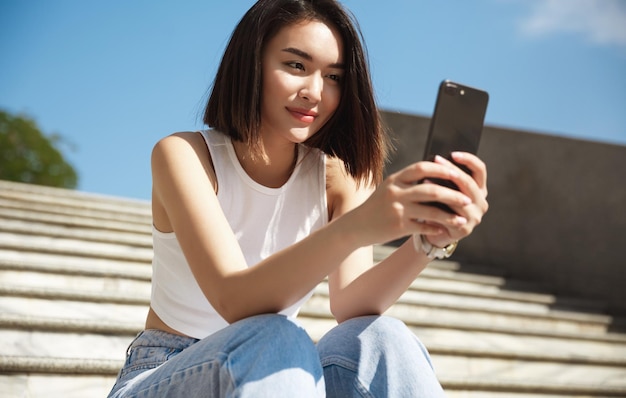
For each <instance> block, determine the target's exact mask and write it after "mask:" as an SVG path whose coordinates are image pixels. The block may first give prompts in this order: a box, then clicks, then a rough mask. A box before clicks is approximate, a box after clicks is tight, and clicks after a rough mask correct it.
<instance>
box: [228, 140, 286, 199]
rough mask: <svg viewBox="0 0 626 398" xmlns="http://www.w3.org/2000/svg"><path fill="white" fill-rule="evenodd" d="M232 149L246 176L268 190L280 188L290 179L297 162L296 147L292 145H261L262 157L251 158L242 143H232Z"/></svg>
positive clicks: (247, 149) (244, 144) (248, 149)
mask: <svg viewBox="0 0 626 398" xmlns="http://www.w3.org/2000/svg"><path fill="white" fill-rule="evenodd" d="M233 147H234V148H235V153H236V154H237V159H238V160H239V163H240V164H241V167H243V169H244V170H245V172H246V173H247V174H248V176H250V178H252V179H253V180H254V181H256V182H257V183H259V184H261V185H263V186H266V187H268V188H280V187H282V186H283V185H284V184H285V183H286V182H287V181H288V180H289V178H290V177H291V174H292V173H293V171H294V169H295V167H296V162H297V160H298V146H297V145H296V144H294V143H288V144H282V145H274V146H271V145H267V144H265V143H262V146H261V148H262V150H263V154H264V156H259V155H256V156H252V154H251V152H250V148H249V147H248V144H246V143H244V142H240V141H233Z"/></svg>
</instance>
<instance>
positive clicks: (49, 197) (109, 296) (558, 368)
mask: <svg viewBox="0 0 626 398" xmlns="http://www.w3.org/2000/svg"><path fill="white" fill-rule="evenodd" d="M150 221H151V219H150V206H149V203H147V202H143V201H137V200H130V199H123V198H115V197H108V196H101V195H93V194H86V193H80V192H76V191H69V190H62V189H56V188H46V187H38V186H33V185H25V184H17V183H10V182H5V181H0V391H2V394H0V395H2V396H8V397H33V398H34V397H46V398H51V397H52V398H55V397H59V398H60V397H63V398H72V397H83V398H84V397H104V396H106V394H107V393H108V391H109V390H110V388H111V387H112V384H113V382H114V380H115V375H116V373H117V371H118V370H119V367H120V366H121V363H122V361H123V359H124V353H125V350H126V347H127V346H128V344H129V343H130V341H131V340H132V338H133V337H134V336H135V334H136V333H137V332H138V331H139V330H141V328H142V324H143V321H144V318H145V315H146V312H147V308H148V303H149V297H150V277H151V270H150V260H151V250H152V249H151V245H152V241H151V237H150ZM392 250H393V248H391V247H386V246H379V247H376V248H375V256H376V259H377V260H380V259H382V258H384V257H385V256H387V255H388V254H389V253H390V252H391V251H392ZM471 270H472V269H471V268H470V271H471ZM476 270H478V268H476ZM470 271H468V268H467V267H461V266H460V265H459V264H457V263H455V262H452V261H446V262H442V261H439V262H433V263H432V264H431V265H430V266H429V267H428V268H427V269H426V270H425V271H424V272H423V274H422V275H421V276H420V277H419V278H418V279H417V280H416V281H414V283H413V284H412V286H411V288H410V289H409V290H408V291H407V292H406V293H405V294H404V295H403V296H402V297H401V299H400V300H398V302H397V303H396V304H395V305H394V306H393V307H392V308H391V309H390V310H389V311H388V314H389V315H392V316H395V317H398V318H400V319H402V320H403V321H404V322H405V323H406V324H407V325H409V327H410V328H411V329H412V330H413V331H414V332H415V333H416V334H417V335H418V336H419V337H420V338H421V339H422V341H423V342H424V343H425V345H426V346H427V347H428V349H429V350H430V352H431V354H432V357H433V362H434V365H435V367H436V371H437V374H438V375H439V378H440V380H441V382H442V384H443V386H444V388H445V389H446V391H447V394H448V396H449V397H453V398H454V397H485V398H490V397H494V398H502V397H517V398H522V397H553V398H555V397H618V396H622V397H624V396H626V334H620V333H614V332H612V331H611V326H612V325H614V324H615V322H616V321H617V320H615V319H613V318H612V317H611V316H609V315H607V314H604V313H602V308H603V303H599V302H593V301H590V300H584V299H581V298H565V297H556V296H554V295H552V294H550V292H548V291H542V290H539V289H537V288H536V287H533V286H532V284H531V283H530V282H529V281H510V280H507V279H505V278H503V277H502V276H499V275H494V274H485V273H484V272H481V273H473V272H470ZM510 286H517V287H520V288H517V289H515V290H511V289H510V288H508V287H510ZM521 287H523V288H521ZM557 299H558V300H557ZM557 302H558V304H559V306H556V305H555V304H556V303H557ZM564 308H567V310H566V309H564ZM300 322H301V323H302V324H303V325H304V327H305V328H306V329H307V331H308V332H309V334H310V335H311V337H312V338H313V339H314V340H317V339H319V338H320V337H321V336H322V335H323V334H324V333H325V332H326V331H327V330H329V329H330V328H332V327H333V326H334V325H335V322H334V320H333V319H332V318H331V316H330V312H329V305H328V286H327V284H326V282H322V283H321V284H320V285H318V287H317V288H316V290H315V293H314V295H313V297H312V298H311V299H310V300H309V301H308V302H307V303H306V304H305V305H304V307H303V308H302V311H301V314H300Z"/></svg>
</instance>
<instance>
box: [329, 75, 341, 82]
mask: <svg viewBox="0 0 626 398" xmlns="http://www.w3.org/2000/svg"><path fill="white" fill-rule="evenodd" d="M328 78H329V79H330V80H332V81H334V82H336V83H340V82H341V75H328Z"/></svg>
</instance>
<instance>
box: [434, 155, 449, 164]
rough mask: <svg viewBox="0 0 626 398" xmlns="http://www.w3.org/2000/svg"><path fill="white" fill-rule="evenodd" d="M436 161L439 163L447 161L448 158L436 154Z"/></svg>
mask: <svg viewBox="0 0 626 398" xmlns="http://www.w3.org/2000/svg"><path fill="white" fill-rule="evenodd" d="M435 161H436V162H439V163H445V162H446V161H447V160H446V158H444V157H443V156H440V155H435Z"/></svg>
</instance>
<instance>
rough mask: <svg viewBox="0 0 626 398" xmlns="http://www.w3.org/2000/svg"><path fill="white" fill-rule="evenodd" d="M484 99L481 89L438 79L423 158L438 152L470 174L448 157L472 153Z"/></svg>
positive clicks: (448, 183) (486, 97)
mask: <svg viewBox="0 0 626 398" xmlns="http://www.w3.org/2000/svg"><path fill="white" fill-rule="evenodd" d="M488 102H489V94H488V93H487V92H486V91H484V90H480V89H477V88H473V87H469V86H466V85H463V84H460V83H456V82H452V81H450V80H444V81H443V82H441V84H440V85H439V91H438V93H437V101H436V102H435V110H434V112H433V116H432V118H431V120H430V127H429V129H428V139H427V141H426V149H425V151H424V157H423V159H424V160H429V161H434V159H435V155H440V156H442V157H444V158H446V159H448V160H450V161H452V162H453V163H455V164H456V165H457V166H459V167H460V168H461V169H462V170H463V171H465V172H466V173H468V174H470V175H471V174H472V172H471V171H470V170H469V169H468V168H467V167H465V166H463V165H460V164H457V163H456V162H454V161H453V160H452V156H451V154H452V152H454V151H462V152H470V153H473V154H476V152H478V144H479V143H480V136H481V134H482V130H483V124H484V121H485V114H486V113H487V103H488ZM429 180H431V181H433V182H435V183H437V184H440V185H443V186H447V187H449V188H452V189H456V190H458V189H459V188H458V187H457V186H456V184H454V183H453V182H452V181H449V180H442V179H434V178H430V179H429ZM427 204H429V205H432V206H436V207H438V208H440V209H442V210H445V211H447V212H449V213H454V211H452V209H450V207H448V206H447V205H444V204H443V203H438V202H428V203H427Z"/></svg>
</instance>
